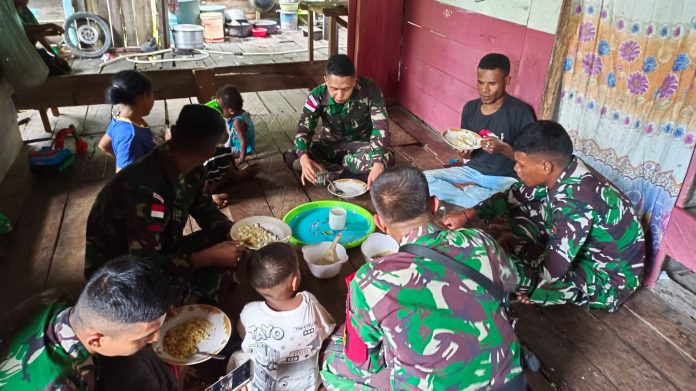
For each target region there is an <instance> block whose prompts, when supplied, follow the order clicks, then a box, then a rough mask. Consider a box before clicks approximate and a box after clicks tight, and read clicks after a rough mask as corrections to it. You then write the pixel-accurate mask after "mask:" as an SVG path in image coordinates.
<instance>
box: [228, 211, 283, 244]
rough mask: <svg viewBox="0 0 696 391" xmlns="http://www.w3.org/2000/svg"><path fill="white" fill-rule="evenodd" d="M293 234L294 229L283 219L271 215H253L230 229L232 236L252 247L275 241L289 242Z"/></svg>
mask: <svg viewBox="0 0 696 391" xmlns="http://www.w3.org/2000/svg"><path fill="white" fill-rule="evenodd" d="M290 236H292V230H291V229H290V226H289V225H287V224H286V223H285V222H284V221H283V220H280V219H276V218H275V217H270V216H252V217H247V218H244V219H241V220H239V221H237V222H236V223H234V225H233V226H232V228H231V229H230V237H231V238H232V239H234V240H239V241H241V242H244V244H245V245H246V246H247V247H248V248H250V249H252V250H258V249H260V248H261V247H263V246H265V245H267V244H269V243H274V242H287V241H288V240H290Z"/></svg>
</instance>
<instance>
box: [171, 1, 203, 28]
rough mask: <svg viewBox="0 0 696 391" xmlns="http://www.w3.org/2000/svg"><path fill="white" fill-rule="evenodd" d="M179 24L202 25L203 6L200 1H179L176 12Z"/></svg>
mask: <svg viewBox="0 0 696 391" xmlns="http://www.w3.org/2000/svg"><path fill="white" fill-rule="evenodd" d="M176 17H177V19H178V20H179V24H197V25H200V24H201V4H200V2H199V0H179V7H178V8H177V10H176Z"/></svg>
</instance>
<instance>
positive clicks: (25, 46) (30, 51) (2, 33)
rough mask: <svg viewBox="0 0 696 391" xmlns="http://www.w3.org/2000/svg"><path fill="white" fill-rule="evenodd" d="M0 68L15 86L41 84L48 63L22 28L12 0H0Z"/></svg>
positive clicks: (20, 88) (18, 87)
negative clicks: (45, 62)
mask: <svg viewBox="0 0 696 391" xmlns="http://www.w3.org/2000/svg"><path fill="white" fill-rule="evenodd" d="M0 37H2V39H0V70H1V71H2V76H3V77H4V78H5V79H6V80H7V81H8V82H9V83H10V84H11V85H12V87H14V89H15V90H22V89H26V88H32V87H36V86H39V85H41V84H43V82H44V81H46V76H47V75H48V67H47V66H46V64H44V62H43V60H42V59H41V57H40V56H39V54H38V52H37V51H36V47H34V46H33V45H32V44H31V42H29V38H27V35H26V33H25V32H24V27H23V26H22V22H21V21H20V19H19V16H18V15H17V9H16V8H15V6H14V2H13V1H12V0H0Z"/></svg>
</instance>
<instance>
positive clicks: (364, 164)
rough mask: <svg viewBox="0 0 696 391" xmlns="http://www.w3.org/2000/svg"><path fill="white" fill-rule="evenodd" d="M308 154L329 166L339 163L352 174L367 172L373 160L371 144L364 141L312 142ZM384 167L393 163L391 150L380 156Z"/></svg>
mask: <svg viewBox="0 0 696 391" xmlns="http://www.w3.org/2000/svg"><path fill="white" fill-rule="evenodd" d="M309 154H310V155H311V156H312V159H314V160H315V161H316V162H318V163H320V164H322V165H324V167H331V165H335V164H340V165H341V167H342V168H343V169H345V170H348V171H350V172H352V173H354V174H369V172H370V170H371V169H372V163H373V162H374V157H375V156H374V152H373V148H372V146H371V144H370V143H369V142H364V141H349V142H346V143H340V144H324V143H321V142H313V143H312V145H311V146H310V147H309ZM381 162H382V163H384V165H385V167H389V166H392V165H393V164H394V154H393V153H392V152H391V151H387V153H385V154H384V156H382V160H381Z"/></svg>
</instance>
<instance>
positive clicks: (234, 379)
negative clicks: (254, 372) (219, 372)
mask: <svg viewBox="0 0 696 391" xmlns="http://www.w3.org/2000/svg"><path fill="white" fill-rule="evenodd" d="M250 379H251V360H246V361H245V362H244V363H243V364H242V365H240V366H238V367H237V368H235V369H233V370H232V371H231V372H230V373H228V374H227V375H225V377H223V378H222V379H220V380H218V381H217V382H216V383H215V384H213V385H212V386H210V387H208V388H206V389H205V391H233V390H236V389H237V388H238V387H240V386H242V385H244V384H246V383H248V382H249V380H250Z"/></svg>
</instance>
